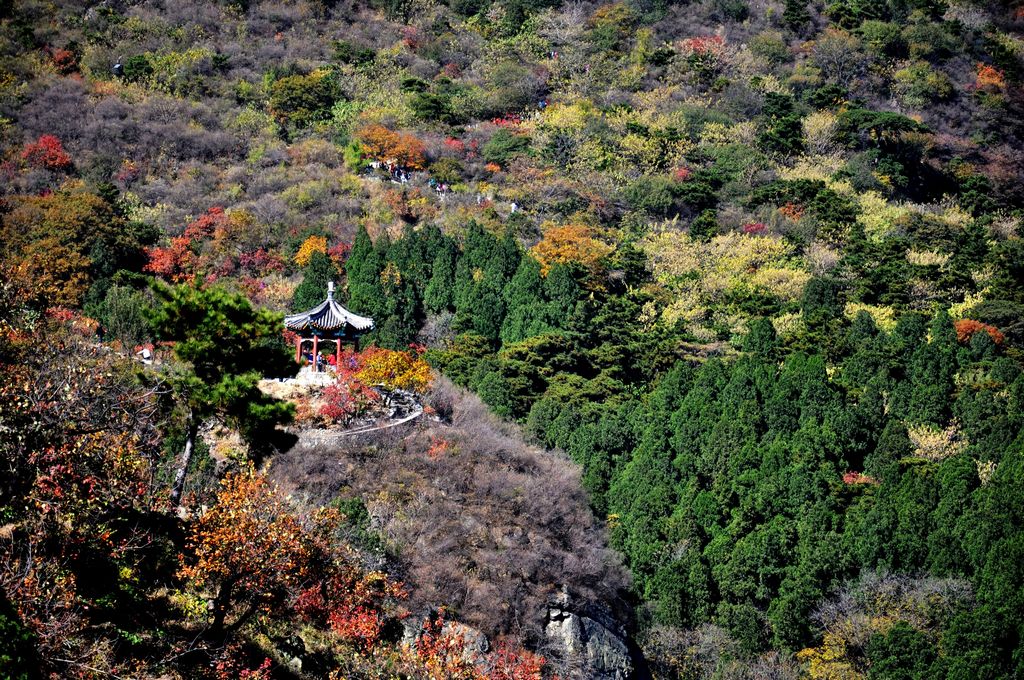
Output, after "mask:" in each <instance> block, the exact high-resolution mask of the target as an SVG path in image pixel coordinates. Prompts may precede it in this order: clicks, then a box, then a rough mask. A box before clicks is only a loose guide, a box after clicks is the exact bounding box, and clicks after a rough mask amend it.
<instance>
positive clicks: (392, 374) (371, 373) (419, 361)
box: [356, 347, 433, 392]
mask: <svg viewBox="0 0 1024 680" xmlns="http://www.w3.org/2000/svg"><path fill="white" fill-rule="evenodd" d="M359 361H360V368H359V371H358V372H357V373H356V378H357V379H358V380H359V381H361V382H363V383H364V384H366V385H381V386H383V387H385V388H386V389H389V390H395V389H398V390H409V391H412V392H424V391H426V390H427V388H428V387H430V383H431V381H432V380H433V376H432V375H431V372H430V364H428V363H427V362H426V361H425V360H424V359H423V358H422V357H421V356H419V355H418V354H415V353H413V352H398V351H395V350H391V349H382V348H380V347H371V348H370V349H368V350H366V351H365V352H363V353H362V356H360V359H359Z"/></svg>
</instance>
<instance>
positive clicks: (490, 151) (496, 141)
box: [480, 130, 530, 166]
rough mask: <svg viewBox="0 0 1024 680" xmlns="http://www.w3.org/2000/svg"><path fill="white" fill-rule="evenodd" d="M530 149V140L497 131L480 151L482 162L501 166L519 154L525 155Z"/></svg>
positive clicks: (512, 133)
mask: <svg viewBox="0 0 1024 680" xmlns="http://www.w3.org/2000/svg"><path fill="white" fill-rule="evenodd" d="M529 148H530V138H529V137H526V136H524V135H517V134H515V133H514V132H510V131H509V130H498V131H497V132H495V133H494V136H492V137H491V138H490V139H489V140H487V143H486V144H484V146H483V148H482V149H481V150H480V152H481V155H483V157H484V160H486V161H488V162H489V163H497V164H498V165H501V166H506V165H508V162H509V161H510V160H511V159H512V158H513V157H515V156H518V155H519V154H523V153H526V151H527V150H528V149H529Z"/></svg>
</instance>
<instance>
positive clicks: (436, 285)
mask: <svg viewBox="0 0 1024 680" xmlns="http://www.w3.org/2000/svg"><path fill="white" fill-rule="evenodd" d="M439 248H440V249H439V250H438V252H437V254H436V255H435V256H434V261H433V264H432V265H431V267H430V271H431V275H430V281H429V282H428V283H427V287H426V289H425V290H424V293H423V304H424V306H425V307H426V308H427V311H429V312H432V313H434V314H439V313H441V312H444V311H447V310H449V309H451V308H452V306H453V305H454V304H455V267H456V261H457V260H458V247H457V246H456V245H455V243H454V242H452V241H451V240H447V239H446V240H445V241H444V242H442V243H441V244H440V246H439Z"/></svg>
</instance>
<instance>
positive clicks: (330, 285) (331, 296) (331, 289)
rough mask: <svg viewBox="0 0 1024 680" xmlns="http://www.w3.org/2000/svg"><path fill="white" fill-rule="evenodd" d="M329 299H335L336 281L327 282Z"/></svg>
mask: <svg viewBox="0 0 1024 680" xmlns="http://www.w3.org/2000/svg"><path fill="white" fill-rule="evenodd" d="M327 299H328V300H333V299H334V281H328V282H327Z"/></svg>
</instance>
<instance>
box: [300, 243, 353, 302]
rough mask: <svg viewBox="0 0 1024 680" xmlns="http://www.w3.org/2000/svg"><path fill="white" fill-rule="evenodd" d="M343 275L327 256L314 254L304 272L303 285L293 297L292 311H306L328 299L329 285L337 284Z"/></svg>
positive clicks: (318, 253) (319, 253)
mask: <svg viewBox="0 0 1024 680" xmlns="http://www.w3.org/2000/svg"><path fill="white" fill-rule="evenodd" d="M340 278H341V273H340V272H339V271H338V268H337V267H336V266H335V265H334V261H333V260H331V258H330V257H328V256H327V255H326V254H324V253H321V252H319V251H318V252H314V253H313V254H312V255H311V256H310V258H309V262H308V263H307V264H306V266H305V268H304V269H303V270H302V283H300V284H299V287H298V288H296V289H295V293H294V294H293V295H292V309H295V310H296V311H301V310H306V309H309V308H311V307H313V306H315V305H318V304H320V303H321V302H323V301H324V300H325V299H326V298H327V284H328V283H329V282H331V281H335V282H337V281H338V280H339V279H340Z"/></svg>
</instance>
